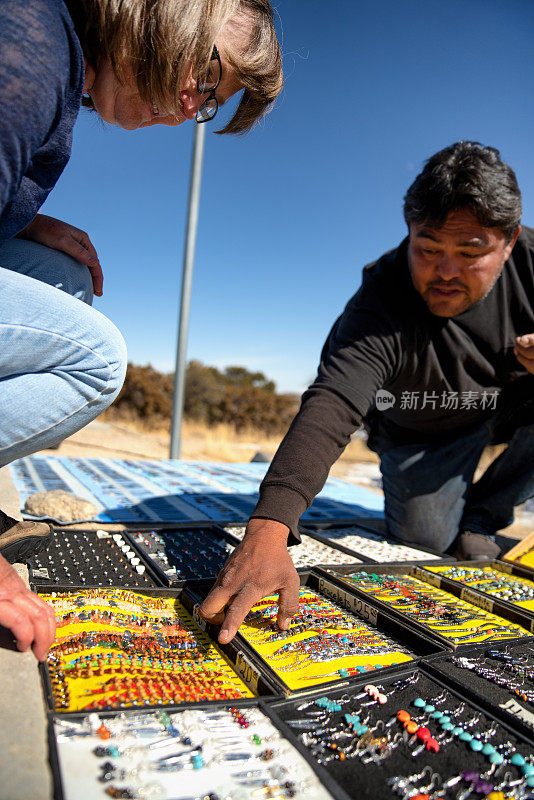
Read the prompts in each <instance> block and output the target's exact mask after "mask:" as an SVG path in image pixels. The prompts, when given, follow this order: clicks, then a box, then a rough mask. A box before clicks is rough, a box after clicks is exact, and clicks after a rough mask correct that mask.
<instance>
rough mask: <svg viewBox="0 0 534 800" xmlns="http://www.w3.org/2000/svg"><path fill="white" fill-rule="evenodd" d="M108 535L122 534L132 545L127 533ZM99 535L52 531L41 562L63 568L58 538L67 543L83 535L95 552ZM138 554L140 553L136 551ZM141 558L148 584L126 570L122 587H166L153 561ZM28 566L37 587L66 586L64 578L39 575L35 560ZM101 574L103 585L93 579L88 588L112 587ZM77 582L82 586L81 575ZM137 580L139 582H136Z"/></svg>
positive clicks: (101, 569) (86, 531)
mask: <svg viewBox="0 0 534 800" xmlns="http://www.w3.org/2000/svg"><path fill="white" fill-rule="evenodd" d="M101 530H105V528H102V529H101ZM106 533H109V534H110V538H113V533H117V534H120V535H121V536H122V537H123V539H124V540H125V541H126V542H128V544H130V539H129V537H128V536H127V534H126V531H113V532H111V531H106ZM97 534H98V531H96V530H88V529H86V528H69V529H68V530H63V529H58V528H53V529H52V537H53V539H52V544H51V546H49V547H48V549H47V550H45V551H43V552H42V553H41V554H40V555H39V558H40V560H44V559H46V560H47V561H48V562H49V563H50V564H51V566H52V567H56V566H58V568H61V567H60V565H57V557H58V556H57V551H56V545H55V541H57V539H58V538H60V537H64V539H65V543H66V542H67V541H68V539H69V538H70V539H74V537H76V536H77V535H83V536H84V538H85V540H86V544H87V546H88V547H89V549H91V550H93V549H96V541H97V540H98V535H97ZM132 549H135V548H133V547H132ZM116 550H117V548H116V547H114V548H113V549H112V550H111V553H112V554H113V556H116V555H118V553H117V552H116ZM136 552H138V551H137V550H136ZM139 557H140V558H141V563H142V566H144V567H145V575H146V576H147V580H148V583H147V582H145V581H140V580H139V576H137V578H136V575H133V574H128V572H127V570H126V569H125V570H124V583H123V582H122V581H121V584H120V585H121V586H123V587H124V588H125V589H130V588H132V589H133V588H139V589H149V588H150V587H151V586H153V587H158V586H164V585H165V584H164V583H163V582H162V581H161V579H160V577H159V575H158V573H157V571H156V570H154V569H153V566H152V563H151V561H150V560H149V559H147V558H146V557H145V556H143V554H142V553H140V554H139ZM115 560H116V563H117V565H120V562H119V561H118V560H117V559H115ZM32 563H33V566H32ZM95 564H96V560H95V561H93V568H94V567H95ZM28 566H29V571H30V581H31V582H32V584H34V585H35V586H40V587H48V588H50V589H51V590H53V589H55V587H56V586H58V585H60V583H61V584H63V585H66V584H65V578H63V579H62V580H58V581H53V580H51V579H47V578H44V577H42V576H40V575H39V574H38V570H36V568H35V559H29V561H28ZM72 566H73V568H76V566H77V567H78V569H82V568H83V565H80V564H78V565H74V564H73V565H72ZM99 572H100V573H101V580H102V583H100V582H95V581H94V579H92V580H90V582H88V583H87V584H86V587H88V586H91V587H93V588H94V587H95V586H101V587H102V588H105V587H109V586H110V584H109V583H107V582H106V583H104V580H105V578H104V572H103V568H100V569H99ZM75 580H76V583H77V584H80V574H78V575H77V576H76V579H75ZM118 580H119V576H118V575H117V576H116V578H115V581H118ZM136 580H137V581H138V582H136Z"/></svg>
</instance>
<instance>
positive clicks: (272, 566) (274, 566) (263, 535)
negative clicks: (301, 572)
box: [199, 519, 300, 644]
mask: <svg viewBox="0 0 534 800" xmlns="http://www.w3.org/2000/svg"><path fill="white" fill-rule="evenodd" d="M288 533H289V529H288V528H287V526H286V525H282V523H281V522H275V521H274V520H271V519H251V520H250V522H249V523H248V525H247V530H246V533H245V536H244V537H243V541H242V542H241V544H239V545H238V547H236V549H235V550H234V552H233V553H232V554H231V555H230V557H229V558H228V561H227V562H226V564H225V565H224V567H223V568H222V570H221V572H220V573H219V576H218V578H217V580H216V581H215V586H214V587H213V589H212V590H211V592H210V593H209V595H208V596H207V597H206V599H205V600H204V602H203V603H202V605H201V606H200V608H199V612H200V614H201V616H202V617H204V619H206V620H208V622H212V623H214V624H215V625H221V626H222V627H221V630H220V633H219V642H220V643H221V644H226V642H229V641H230V640H231V639H233V637H234V636H235V634H236V632H237V629H238V628H239V626H240V625H241V623H242V622H243V620H244V619H245V617H246V615H247V614H248V612H249V611H250V609H251V608H252V606H253V605H254V603H257V602H258V600H261V599H262V597H266V596H267V595H270V594H276V593H278V618H277V621H278V627H279V628H280V629H281V630H287V629H288V628H289V623H290V621H291V617H292V616H293V615H294V614H296V613H297V611H298V608H299V586H300V580H299V576H298V573H297V571H296V569H295V567H294V564H293V561H292V559H291V556H290V555H289V553H288V552H287V535H288Z"/></svg>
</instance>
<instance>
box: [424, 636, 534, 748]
mask: <svg viewBox="0 0 534 800" xmlns="http://www.w3.org/2000/svg"><path fill="white" fill-rule="evenodd" d="M489 649H491V650H499V651H505V652H507V653H510V654H511V655H515V656H521V655H522V654H524V653H528V654H529V655H530V656H531V657H532V656H534V645H533V644H532V643H530V642H524V643H523V644H514V645H509V644H507V643H505V644H503V643H498V644H495V645H491V647H489V646H487V645H486V646H485V645H476V646H473V647H471V648H469V649H465V650H462V652H461V653H455V654H454V655H453V654H451V655H446V654H439V655H436V656H429V657H428V658H425V659H424V660H423V661H422V665H423V666H424V667H425V669H427V670H428V671H429V672H430V673H432V674H433V675H436V677H438V678H439V679H440V680H442V681H443V682H444V683H446V684H447V686H451V687H452V688H454V689H456V691H458V692H463V693H464V694H465V695H466V697H471V698H473V700H474V701H475V702H476V703H478V704H479V705H480V706H481V707H482V708H485V709H487V710H488V711H490V712H491V713H492V714H493V715H494V716H495V717H496V718H499V719H501V720H503V721H504V722H506V723H508V724H510V725H513V726H514V727H515V728H517V729H518V730H520V731H522V733H523V734H524V735H525V736H527V737H529V738H530V739H531V741H533V742H534V705H530V704H529V703H528V702H526V701H524V700H521V699H520V698H519V697H518V696H517V695H516V694H515V692H513V691H509V690H508V689H507V688H506V687H505V686H500V685H498V684H496V683H494V682H493V681H490V680H487V679H486V678H484V677H482V676H481V675H477V673H476V672H473V671H471V670H469V669H462V668H461V667H458V666H456V665H455V664H453V663H452V661H451V657H452V658H455V657H462V658H468V659H469V660H473V659H477V658H485V654H486V652H487V651H488V650H489ZM490 663H491V665H492V666H493V665H495V664H496V662H495V661H493V660H492V661H490V662H487V663H486V666H489V664H490ZM532 663H533V668H534V658H533V660H532ZM509 676H510V680H511V681H513V680H514V675H513V674H512V673H510V674H509ZM517 680H518V682H519V683H521V679H520V678H518V679H517ZM533 690H534V684H533Z"/></svg>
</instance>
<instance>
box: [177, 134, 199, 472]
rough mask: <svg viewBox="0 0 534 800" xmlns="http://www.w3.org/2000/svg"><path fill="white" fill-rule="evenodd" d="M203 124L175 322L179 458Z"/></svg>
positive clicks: (194, 164) (196, 152)
mask: <svg viewBox="0 0 534 800" xmlns="http://www.w3.org/2000/svg"><path fill="white" fill-rule="evenodd" d="M205 137H206V129H205V126H204V125H195V138H194V143H193V159H192V163H191V182H190V184H189V209H188V212H187V226H186V233H185V246H184V261H183V271H182V296H181V300H180V318H179V322H178V343H177V345H176V367H175V371H174V395H173V401H172V421H171V447H170V457H171V458H180V455H181V452H182V416H183V412H184V397H185V391H184V390H185V360H186V355H187V332H188V328H189V308H190V305H191V287H192V284H193V266H194V263H195V243H196V238H197V225H198V205H199V201H200V183H201V178H202V157H203V153H204V139H205Z"/></svg>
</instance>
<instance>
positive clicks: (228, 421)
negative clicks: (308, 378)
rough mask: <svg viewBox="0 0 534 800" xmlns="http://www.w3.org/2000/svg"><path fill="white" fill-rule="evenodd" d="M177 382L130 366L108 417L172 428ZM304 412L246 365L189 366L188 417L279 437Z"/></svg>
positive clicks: (193, 363)
mask: <svg viewBox="0 0 534 800" xmlns="http://www.w3.org/2000/svg"><path fill="white" fill-rule="evenodd" d="M173 383H174V379H173V376H172V375H164V374H163V373H161V372H158V371H157V370H156V369H154V368H153V367H151V366H146V367H142V366H137V365H135V364H128V370H127V372H126V380H125V382H124V386H123V388H122V390H121V392H120V394H119V395H118V397H117V399H116V400H115V402H114V403H113V405H112V406H111V408H110V409H109V411H108V412H107V414H106V417H107V418H108V419H110V420H113V421H125V422H129V423H132V424H134V423H135V422H136V421H142V423H143V426H144V427H145V428H148V429H151V430H154V429H162V428H168V426H169V424H170V417H171V410H172V395H173ZM297 409H298V398H297V397H296V396H295V395H288V394H277V393H276V386H275V384H274V383H273V381H270V380H268V379H267V378H266V377H265V375H264V374H263V373H261V372H249V370H247V369H246V368H245V367H239V366H232V367H227V368H226V370H224V371H223V372H221V371H220V370H218V369H216V367H209V366H205V365H204V364H201V363H200V362H199V361H191V362H189V364H188V366H187V372H186V386H185V402H184V417H185V419H186V420H190V421H193V422H199V423H203V425H204V426H207V427H210V428H211V427H213V426H216V425H220V424H224V425H230V426H232V427H233V428H234V430H235V431H236V432H244V431H247V430H254V431H256V432H260V433H263V434H266V435H268V436H275V435H276V434H280V433H282V432H284V431H285V430H287V428H288V427H289V424H290V422H291V420H292V418H293V416H294V415H295V413H296V411H297Z"/></svg>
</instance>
